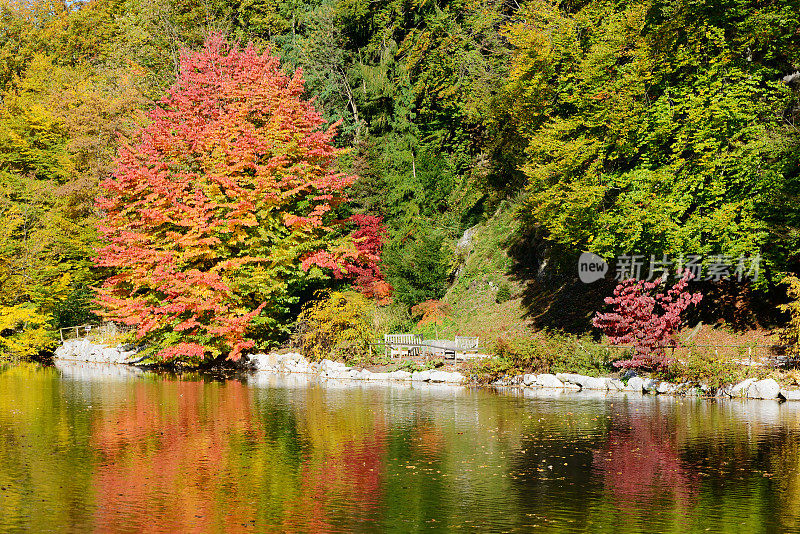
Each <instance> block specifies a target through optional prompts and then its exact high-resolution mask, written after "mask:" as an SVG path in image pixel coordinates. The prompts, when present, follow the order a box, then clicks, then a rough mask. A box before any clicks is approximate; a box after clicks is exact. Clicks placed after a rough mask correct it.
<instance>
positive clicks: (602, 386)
mask: <svg viewBox="0 0 800 534" xmlns="http://www.w3.org/2000/svg"><path fill="white" fill-rule="evenodd" d="M581 387H582V388H583V389H591V390H598V391H606V390H608V379H607V378H596V377H593V376H587V377H585V379H584V381H583V383H581Z"/></svg>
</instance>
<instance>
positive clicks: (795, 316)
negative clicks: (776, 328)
mask: <svg viewBox="0 0 800 534" xmlns="http://www.w3.org/2000/svg"><path fill="white" fill-rule="evenodd" d="M783 283H784V284H786V285H788V286H789V287H788V288H787V289H786V294H787V295H788V296H789V297H790V298H791V299H792V301H791V302H789V303H787V304H781V305H780V306H778V308H779V309H780V310H781V311H785V312H789V324H787V325H786V327H785V328H784V329H783V330H782V331H781V332H780V338H781V342H782V343H786V344H787V345H798V344H800V278H798V277H796V276H793V275H790V276H787V277H786V278H784V279H783Z"/></svg>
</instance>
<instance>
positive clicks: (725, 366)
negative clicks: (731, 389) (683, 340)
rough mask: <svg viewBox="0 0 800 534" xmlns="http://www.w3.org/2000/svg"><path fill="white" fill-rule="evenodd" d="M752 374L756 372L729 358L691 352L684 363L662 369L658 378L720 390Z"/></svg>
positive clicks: (678, 362) (706, 352) (672, 364)
mask: <svg viewBox="0 0 800 534" xmlns="http://www.w3.org/2000/svg"><path fill="white" fill-rule="evenodd" d="M754 372H756V370H754V369H753V368H751V367H745V366H742V365H741V364H740V363H738V362H737V361H735V359H734V358H731V357H730V356H726V355H721V354H718V353H717V352H712V351H709V350H699V351H698V350H693V351H692V352H691V353H690V354H689V355H688V356H687V357H686V359H685V360H684V361H673V362H672V363H671V364H670V365H669V366H668V367H665V368H663V369H662V370H661V372H660V373H659V376H660V377H661V378H663V379H664V380H668V381H670V382H676V383H682V382H689V383H692V384H708V385H709V386H711V387H713V388H720V387H722V386H724V385H727V384H735V383H738V382H741V381H742V380H744V379H745V378H747V375H748V373H754Z"/></svg>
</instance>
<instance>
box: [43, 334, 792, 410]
mask: <svg viewBox="0 0 800 534" xmlns="http://www.w3.org/2000/svg"><path fill="white" fill-rule="evenodd" d="M53 359H54V362H57V361H64V362H76V363H79V362H82V363H96V364H106V365H108V364H115V365H124V366H128V367H133V368H137V369H140V370H143V371H144V370H150V371H153V370H156V371H157V370H158V369H155V368H154V367H153V366H148V365H141V364H139V362H138V361H137V359H136V358H135V352H134V351H125V350H124V349H123V348H121V347H107V346H104V345H98V344H94V343H91V342H89V341H88V340H79V341H76V342H72V343H69V342H67V343H64V344H63V345H61V346H60V347H58V348H57V349H56V350H55V352H54V355H53ZM228 370H230V369H228ZM237 370H239V371H242V372H246V373H253V374H255V375H262V376H264V375H305V376H307V377H308V378H309V379H317V380H357V381H368V382H371V383H381V382H386V383H415V384H419V383H429V384H445V385H453V386H471V387H491V388H495V389H497V388H504V389H505V388H511V389H523V390H544V391H553V392H561V393H574V392H580V391H590V392H594V393H598V394H627V393H630V394H639V395H652V396H656V395H667V396H674V397H691V398H706V399H725V398H739V399H760V400H775V401H778V402H785V401H800V389H792V388H787V387H785V386H781V385H780V384H778V382H776V381H775V380H774V379H771V378H768V379H764V380H756V379H753V378H748V379H746V380H744V381H742V382H740V383H738V384H734V385H728V386H724V387H722V388H719V389H717V390H714V388H711V387H709V386H706V385H703V384H694V383H688V382H687V383H682V384H674V383H670V382H665V381H659V380H655V379H652V378H647V377H642V376H638V375H636V374H632V375H630V376H629V377H626V378H624V379H620V378H613V377H591V376H585V375H580V374H577V373H556V374H550V373H542V374H534V373H527V374H522V375H517V376H512V377H505V378H503V379H500V380H497V381H495V382H491V383H488V384H480V383H478V382H477V381H475V380H473V379H472V378H471V377H469V376H468V375H466V374H464V373H462V372H461V371H460V370H454V371H446V370H439V369H430V370H423V371H413V372H412V371H406V370H395V371H389V372H372V371H370V370H368V369H365V368H358V367H350V366H347V365H346V364H345V363H342V362H338V361H333V360H328V359H323V360H321V361H319V362H311V361H309V360H308V359H306V358H305V357H304V356H302V355H301V354H299V353H297V352H289V353H284V354H278V353H274V352H273V353H269V354H256V355H252V356H249V357H248V358H247V360H246V361H243V362H242V363H241V364H240V365H239V367H238V369H237ZM201 371H202V370H201ZM212 372H213V370H212Z"/></svg>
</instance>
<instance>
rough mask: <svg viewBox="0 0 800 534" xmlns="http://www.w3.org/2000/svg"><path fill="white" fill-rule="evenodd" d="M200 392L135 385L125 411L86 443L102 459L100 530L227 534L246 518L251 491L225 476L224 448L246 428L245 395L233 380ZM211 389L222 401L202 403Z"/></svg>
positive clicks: (190, 385) (186, 385)
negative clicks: (223, 532)
mask: <svg viewBox="0 0 800 534" xmlns="http://www.w3.org/2000/svg"><path fill="white" fill-rule="evenodd" d="M204 386H206V384H204V383H202V382H172V383H170V382H167V381H165V382H162V383H161V384H160V385H159V387H158V388H154V387H152V385H149V384H139V385H137V386H136V390H135V392H134V395H133V400H132V401H131V403H130V404H129V405H127V406H126V407H124V408H123V409H122V410H120V411H118V412H115V413H112V414H110V416H109V417H107V418H106V419H104V420H103V421H101V422H100V424H99V426H98V427H97V428H96V430H95V432H94V435H93V440H92V443H93V445H94V447H95V448H96V449H97V450H98V451H99V453H100V455H101V458H102V465H101V466H100V467H99V468H98V471H97V475H96V480H95V491H96V499H97V502H98V510H97V514H96V520H97V525H98V527H99V528H100V529H101V530H104V531H152V530H158V531H172V532H179V531H184V532H186V531H200V530H202V531H206V530H210V529H213V530H219V529H224V530H233V531H235V530H237V529H238V530H241V529H242V525H243V524H248V522H249V521H250V520H253V519H254V513H255V510H254V509H252V507H251V506H249V504H247V503H249V502H252V498H249V497H254V495H253V493H254V490H253V489H250V491H248V489H249V488H248V485H247V484H246V480H242V479H241V478H237V477H235V476H233V470H232V469H231V467H232V466H231V465H230V461H231V458H230V456H231V455H230V444H229V443H230V439H231V434H233V433H234V432H237V431H245V432H247V431H249V430H251V429H250V421H251V420H252V418H251V417H250V409H249V406H250V402H249V393H248V390H247V388H246V387H244V386H243V385H242V384H241V383H239V382H233V381H231V382H228V383H226V384H225V385H224V386H219V387H216V388H206V387H204ZM212 391H213V392H216V393H217V394H218V395H220V396H224V398H223V399H220V398H217V399H214V398H209V396H210V395H213V394H214V393H212ZM159 393H161V397H160V398H159V396H158V394H159ZM159 401H163V403H162V402H159ZM248 494H250V495H248Z"/></svg>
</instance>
